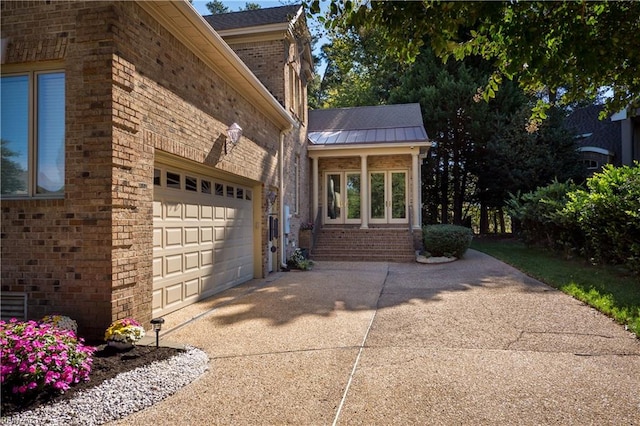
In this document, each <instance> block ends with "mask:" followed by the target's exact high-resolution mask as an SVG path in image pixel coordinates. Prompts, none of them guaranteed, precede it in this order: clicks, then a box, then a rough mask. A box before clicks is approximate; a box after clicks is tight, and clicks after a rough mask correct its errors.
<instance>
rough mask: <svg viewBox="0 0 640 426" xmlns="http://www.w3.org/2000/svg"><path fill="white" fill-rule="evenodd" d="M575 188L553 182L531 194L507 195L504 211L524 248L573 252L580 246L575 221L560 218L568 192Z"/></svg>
mask: <svg viewBox="0 0 640 426" xmlns="http://www.w3.org/2000/svg"><path fill="white" fill-rule="evenodd" d="M578 188H579V187H578V186H577V185H575V184H574V183H572V182H558V181H554V182H553V183H551V184H550V185H547V186H544V187H540V188H538V189H536V190H535V191H533V192H529V193H526V194H523V195H517V196H514V195H512V196H511V199H510V200H509V201H508V202H507V211H508V213H509V214H510V215H511V217H512V219H513V220H514V221H515V222H516V223H517V225H518V228H519V236H520V238H522V240H523V241H524V242H525V243H526V244H528V245H534V244H537V245H542V246H545V247H549V248H553V249H555V250H561V251H564V252H567V251H573V250H575V249H577V248H579V247H581V246H582V245H583V240H584V238H583V236H582V232H581V231H580V230H579V228H578V226H577V223H576V221H575V219H572V218H571V217H570V216H567V215H561V214H560V212H561V211H562V210H563V209H564V207H565V206H566V204H567V201H568V200H569V195H568V194H569V193H571V192H572V191H575V190H577V189H578Z"/></svg>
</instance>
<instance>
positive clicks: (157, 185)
mask: <svg viewBox="0 0 640 426" xmlns="http://www.w3.org/2000/svg"><path fill="white" fill-rule="evenodd" d="M252 195H253V194H252V192H251V189H250V188H247V187H244V186H242V185H236V184H234V183H231V182H226V181H221V180H216V179H214V178H211V177H206V176H200V175H197V174H194V173H190V172H185V171H182V170H178V169H172V168H160V167H159V168H156V169H155V176H154V202H153V315H154V316H158V315H164V314H167V313H169V312H172V311H175V310H176V309H179V308H182V307H184V306H186V305H188V304H191V303H193V302H195V301H197V300H199V299H203V298H205V297H208V296H211V295H213V294H215V293H218V292H220V291H222V290H224V289H227V288H229V287H232V286H234V285H237V284H240V283H243V282H245V281H248V280H250V279H252V278H253V231H252V229H253V226H252V223H253V207H252V206H253V202H252Z"/></svg>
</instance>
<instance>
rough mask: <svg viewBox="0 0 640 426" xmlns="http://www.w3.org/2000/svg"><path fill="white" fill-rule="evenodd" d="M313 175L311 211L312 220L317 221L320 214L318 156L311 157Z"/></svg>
mask: <svg viewBox="0 0 640 426" xmlns="http://www.w3.org/2000/svg"><path fill="white" fill-rule="evenodd" d="M311 176H312V180H313V194H312V196H313V203H312V204H311V205H312V206H313V211H312V212H311V218H310V219H311V221H312V222H315V220H316V217H317V214H318V157H312V158H311Z"/></svg>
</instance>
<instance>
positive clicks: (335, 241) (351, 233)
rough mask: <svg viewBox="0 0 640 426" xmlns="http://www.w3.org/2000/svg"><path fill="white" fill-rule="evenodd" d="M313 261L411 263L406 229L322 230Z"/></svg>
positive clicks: (409, 244) (312, 253)
mask: <svg viewBox="0 0 640 426" xmlns="http://www.w3.org/2000/svg"><path fill="white" fill-rule="evenodd" d="M311 259H313V260H319V261H323V260H334V261H369V262H414V261H415V260H416V255H415V250H414V248H413V237H412V235H411V234H410V233H409V230H408V229H401V228H398V229H376V228H372V229H327V228H325V229H321V230H320V231H319V233H318V235H317V236H316V244H315V247H314V248H313V250H312V251H311Z"/></svg>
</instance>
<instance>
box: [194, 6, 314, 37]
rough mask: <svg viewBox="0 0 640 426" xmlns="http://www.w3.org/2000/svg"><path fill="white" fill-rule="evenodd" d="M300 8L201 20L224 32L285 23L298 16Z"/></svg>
mask: <svg viewBox="0 0 640 426" xmlns="http://www.w3.org/2000/svg"><path fill="white" fill-rule="evenodd" d="M301 7H302V5H300V4H294V5H290V6H280V7H270V8H265V9H255V10H242V11H240V12H230V13H220V14H216V15H207V16H203V18H204V19H205V20H206V21H207V22H208V23H209V25H211V26H212V27H213V29H214V30H216V31H225V30H233V29H236V28H247V27H259V26H262V25H270V24H283V23H287V22H290V21H291V20H292V19H293V18H294V17H295V16H296V15H297V14H298V11H299V10H300V8H301Z"/></svg>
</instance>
